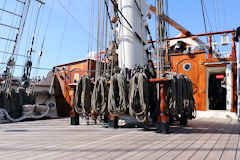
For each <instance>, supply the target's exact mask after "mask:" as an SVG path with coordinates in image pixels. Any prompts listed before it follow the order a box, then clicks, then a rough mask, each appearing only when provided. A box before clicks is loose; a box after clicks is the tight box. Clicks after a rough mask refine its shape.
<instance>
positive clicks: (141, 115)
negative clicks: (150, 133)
mask: <svg viewBox="0 0 240 160" xmlns="http://www.w3.org/2000/svg"><path fill="white" fill-rule="evenodd" d="M148 110H149V80H148V78H147V76H146V74H145V73H143V72H138V73H135V75H134V76H133V77H132V79H131V80H130V89H129V113H130V115H131V116H135V117H136V119H137V120H138V121H139V122H144V121H146V120H147V114H148Z"/></svg>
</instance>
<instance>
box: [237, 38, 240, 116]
mask: <svg viewBox="0 0 240 160" xmlns="http://www.w3.org/2000/svg"><path fill="white" fill-rule="evenodd" d="M239 43H240V42H238V43H237V97H238V100H237V115H238V120H240V97H239V74H240V73H239V72H240V57H239V56H240V55H239V52H240V50H239V49H240V48H239Z"/></svg>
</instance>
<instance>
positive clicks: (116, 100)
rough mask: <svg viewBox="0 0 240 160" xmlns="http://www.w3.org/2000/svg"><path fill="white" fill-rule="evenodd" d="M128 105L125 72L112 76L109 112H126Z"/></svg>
mask: <svg viewBox="0 0 240 160" xmlns="http://www.w3.org/2000/svg"><path fill="white" fill-rule="evenodd" d="M127 105H128V85H127V81H126V77H125V76H124V73H120V74H115V75H113V76H112V77H111V83H110V89H109V93H108V112H109V113H111V114H124V113H126V111H127Z"/></svg>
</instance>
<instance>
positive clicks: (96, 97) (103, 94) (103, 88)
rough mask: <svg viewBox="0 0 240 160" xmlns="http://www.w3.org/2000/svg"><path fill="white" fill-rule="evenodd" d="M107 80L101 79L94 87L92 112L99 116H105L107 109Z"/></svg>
mask: <svg viewBox="0 0 240 160" xmlns="http://www.w3.org/2000/svg"><path fill="white" fill-rule="evenodd" d="M107 93H108V88H107V80H106V78H104V77H99V78H98V79H97V80H96V82H95V85H94V89H93V94H92V98H91V105H92V111H93V112H94V113H97V114H103V113H104V112H105V111H106V109H107V102H108V96H107Z"/></svg>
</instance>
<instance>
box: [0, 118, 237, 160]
mask: <svg viewBox="0 0 240 160" xmlns="http://www.w3.org/2000/svg"><path fill="white" fill-rule="evenodd" d="M230 123H231V124H230ZM0 127H1V128H0V142H1V143H0V159H1V160H13V159H24V160H33V159H50V160H51V159H61V160H71V159H84V160H86V159H118V160H123V159H128V160H131V159H134V160H135V159H147V160H148V159H151V160H152V159H153V160H154V159H161V160H164V159H167V160H170V159H176V160H185V159H222V160H225V159H227V160H228V159H230V160H231V159H236V160H237V159H240V150H239V147H240V145H239V141H240V137H239V132H240V131H239V130H240V127H239V124H238V122H231V121H230V120H229V119H208V118H202V119H197V120H193V121H190V123H189V126H188V127H172V129H171V130H172V131H173V132H172V133H171V134H169V135H163V134H158V133H155V132H153V131H148V132H144V131H142V130H141V129H137V128H131V129H123V128H120V129H109V128H102V127H101V126H99V125H90V126H87V125H79V126H70V121H69V119H53V120H40V121H27V122H21V123H11V124H2V125H1V126H0Z"/></svg>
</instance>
